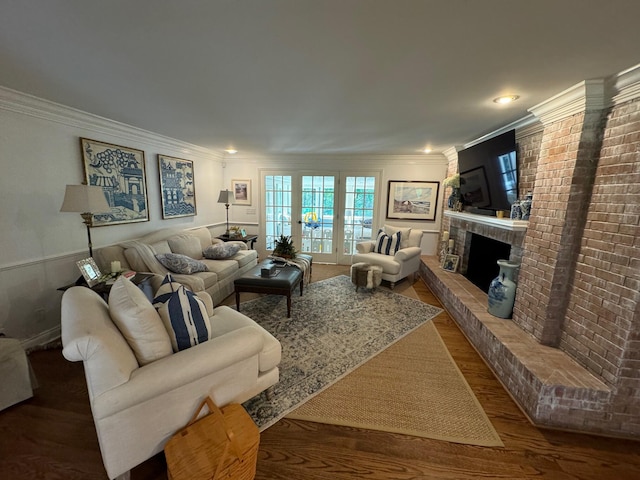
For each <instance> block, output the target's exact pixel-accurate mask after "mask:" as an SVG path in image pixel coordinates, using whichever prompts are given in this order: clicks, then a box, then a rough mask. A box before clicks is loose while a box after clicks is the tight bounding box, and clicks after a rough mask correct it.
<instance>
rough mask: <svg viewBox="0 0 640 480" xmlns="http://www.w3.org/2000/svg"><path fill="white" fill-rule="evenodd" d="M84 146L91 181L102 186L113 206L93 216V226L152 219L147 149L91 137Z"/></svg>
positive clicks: (87, 172)
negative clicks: (148, 193)
mask: <svg viewBox="0 0 640 480" xmlns="http://www.w3.org/2000/svg"><path fill="white" fill-rule="evenodd" d="M80 148H81V150H82V162H83V165H84V173H85V178H86V181H87V184H88V185H96V186H99V187H102V190H103V191H104V195H105V197H106V199H107V203H108V204H109V206H110V207H111V211H109V212H106V213H98V214H95V215H94V216H93V226H94V227H100V226H104V225H115V224H118V223H133V222H148V221H149V208H148V205H149V204H148V200H147V184H146V182H145V175H146V174H145V159H144V152H143V151H142V150H137V149H135V148H128V147H121V146H119V145H113V144H110V143H105V142H99V141H97V140H89V139H88V138H81V139H80Z"/></svg>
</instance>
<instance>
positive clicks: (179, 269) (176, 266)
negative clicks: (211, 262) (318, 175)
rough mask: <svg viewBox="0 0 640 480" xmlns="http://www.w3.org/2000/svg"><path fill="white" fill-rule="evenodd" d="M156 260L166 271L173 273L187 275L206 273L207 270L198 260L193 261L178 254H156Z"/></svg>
mask: <svg viewBox="0 0 640 480" xmlns="http://www.w3.org/2000/svg"><path fill="white" fill-rule="evenodd" d="M156 258H157V259H158V261H159V262H160V263H161V264H162V265H164V267H165V268H166V269H167V270H171V271H172V272H173V273H184V274H187V275H189V274H191V273H196V272H207V271H208V270H209V269H208V268H207V266H206V265H205V264H204V263H202V262H201V261H200V260H194V259H193V258H191V257H187V256H186V255H182V254H180V253H158V254H156Z"/></svg>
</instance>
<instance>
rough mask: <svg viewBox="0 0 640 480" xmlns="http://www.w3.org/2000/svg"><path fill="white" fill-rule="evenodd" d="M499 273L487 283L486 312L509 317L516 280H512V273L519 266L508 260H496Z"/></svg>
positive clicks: (513, 300)
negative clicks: (487, 304)
mask: <svg viewBox="0 0 640 480" xmlns="http://www.w3.org/2000/svg"><path fill="white" fill-rule="evenodd" d="M498 266H499V267H500V273H498V276H497V277H496V278H494V279H493V280H492V281H491V284H490V285H489V294H488V295H489V308H488V312H489V313H490V314H491V315H493V316H495V317H499V318H511V314H512V313H513V303H514V302H515V300H516V287H517V285H516V282H514V281H513V278H514V273H515V271H516V269H517V268H518V267H519V266H520V264H518V263H511V262H509V261H508V260H498Z"/></svg>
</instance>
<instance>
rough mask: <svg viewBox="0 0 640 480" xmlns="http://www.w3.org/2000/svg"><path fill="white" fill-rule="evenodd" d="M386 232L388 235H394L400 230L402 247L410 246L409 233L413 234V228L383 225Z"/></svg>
mask: <svg viewBox="0 0 640 480" xmlns="http://www.w3.org/2000/svg"><path fill="white" fill-rule="evenodd" d="M382 228H383V230H384V233H386V234H387V235H393V234H394V233H398V232H400V248H407V247H408V246H409V235H410V234H411V228H400V227H394V226H393V225H385V226H384V227H382Z"/></svg>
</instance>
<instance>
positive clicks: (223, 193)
mask: <svg viewBox="0 0 640 480" xmlns="http://www.w3.org/2000/svg"><path fill="white" fill-rule="evenodd" d="M235 199H236V197H235V196H234V195H233V192H232V191H231V190H220V196H219V197H218V203H224V206H225V208H226V209H227V231H226V233H225V234H226V235H227V237H228V236H229V204H230V203H231V202H233V201H234V200H235Z"/></svg>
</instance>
